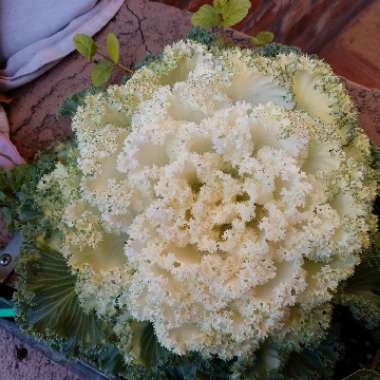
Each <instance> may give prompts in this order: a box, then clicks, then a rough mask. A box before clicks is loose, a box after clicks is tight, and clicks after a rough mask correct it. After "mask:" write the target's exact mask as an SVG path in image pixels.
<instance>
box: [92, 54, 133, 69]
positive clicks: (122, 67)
mask: <svg viewBox="0 0 380 380" xmlns="http://www.w3.org/2000/svg"><path fill="white" fill-rule="evenodd" d="M96 53H97V54H99V55H100V56H101V57H102V58H104V59H106V60H107V61H109V62H112V63H114V64H115V62H113V61H111V60H110V59H109V58H108V57H107V56H106V55H105V54H103V53H102V52H100V51H97V52H96ZM116 65H117V66H118V67H120V68H121V69H122V70H124V71H125V72H127V73H128V74H129V75H132V74H133V70H131V69H130V68H129V67H127V66H124V65H123V64H122V63H116Z"/></svg>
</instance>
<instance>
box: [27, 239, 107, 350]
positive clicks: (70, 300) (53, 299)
mask: <svg viewBox="0 0 380 380" xmlns="http://www.w3.org/2000/svg"><path fill="white" fill-rule="evenodd" d="M75 283H76V278H75V276H74V275H73V274H72V273H71V271H70V268H69V267H68V265H67V263H66V259H65V258H64V257H63V256H62V255H61V254H60V253H59V252H57V251H54V250H52V249H50V248H49V247H46V246H43V247H41V249H39V252H38V258H37V260H36V261H35V262H34V263H32V267H31V268H30V270H29V272H28V273H27V281H26V283H25V287H24V289H23V291H24V292H25V293H29V294H33V299H32V302H31V304H30V305H29V307H27V308H25V309H22V310H20V312H21V313H22V314H24V315H25V317H26V319H27V321H28V325H29V326H31V327H33V329H34V330H36V331H39V332H40V333H41V334H44V333H46V332H47V331H54V333H55V334H57V335H59V336H60V337H61V338H64V339H70V340H73V341H74V344H75V345H77V344H78V345H89V346H91V345H97V344H98V343H100V342H101V340H102V328H101V326H100V322H99V321H98V320H97V318H96V316H95V313H94V312H89V313H86V312H84V311H83V310H82V308H81V306H80V303H79V299H78V296H77V294H76V292H75Z"/></svg>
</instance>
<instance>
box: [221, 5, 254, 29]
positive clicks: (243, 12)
mask: <svg viewBox="0 0 380 380" xmlns="http://www.w3.org/2000/svg"><path fill="white" fill-rule="evenodd" d="M215 5H216V9H217V10H218V12H220V13H221V14H222V18H223V21H222V25H223V26H225V27H228V26H233V25H235V24H238V23H239V22H240V21H242V20H243V19H244V18H245V17H246V16H247V14H248V11H249V8H251V2H250V1H249V0H216V1H215Z"/></svg>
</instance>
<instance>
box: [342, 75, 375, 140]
mask: <svg viewBox="0 0 380 380" xmlns="http://www.w3.org/2000/svg"><path fill="white" fill-rule="evenodd" d="M346 86H347V89H348V91H349V93H350V95H351V96H352V98H353V99H354V101H355V103H356V105H357V106H358V110H359V125H360V126H361V127H362V128H363V129H364V131H365V132H366V133H367V135H368V136H369V137H370V139H371V140H372V141H373V142H374V143H375V144H376V145H377V146H380V89H377V90H374V89H370V88H367V87H364V86H361V85H359V84H357V83H354V82H351V81H349V80H347V81H346Z"/></svg>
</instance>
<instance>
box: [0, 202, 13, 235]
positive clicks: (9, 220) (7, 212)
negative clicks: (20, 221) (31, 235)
mask: <svg viewBox="0 0 380 380" xmlns="http://www.w3.org/2000/svg"><path fill="white" fill-rule="evenodd" d="M0 212H1V214H2V216H3V220H4V223H5V227H6V228H7V229H8V230H12V229H13V212H12V209H11V208H9V207H2V208H1V209H0Z"/></svg>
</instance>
